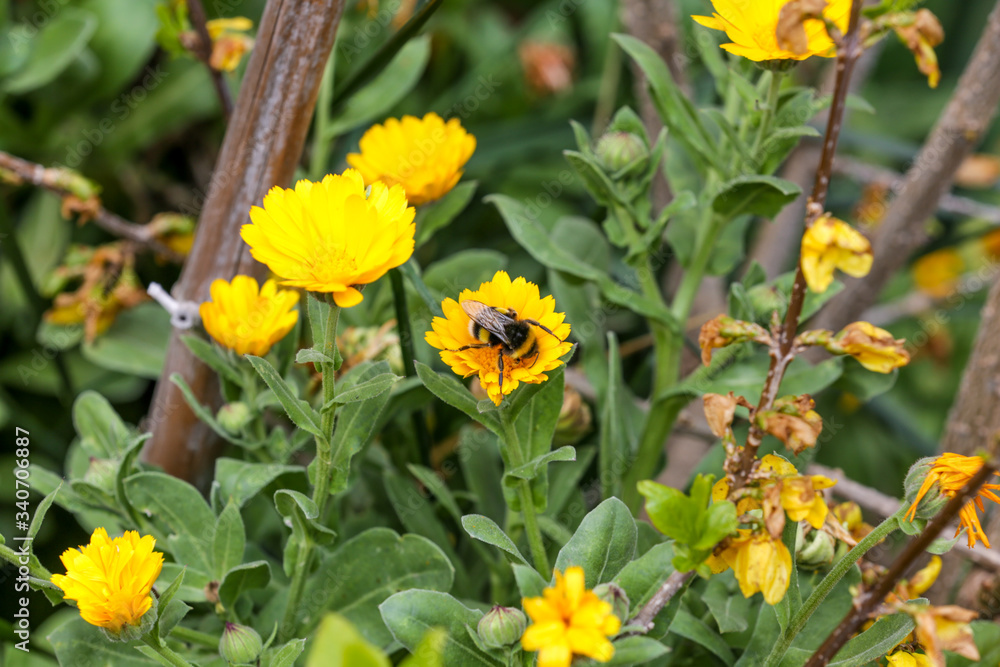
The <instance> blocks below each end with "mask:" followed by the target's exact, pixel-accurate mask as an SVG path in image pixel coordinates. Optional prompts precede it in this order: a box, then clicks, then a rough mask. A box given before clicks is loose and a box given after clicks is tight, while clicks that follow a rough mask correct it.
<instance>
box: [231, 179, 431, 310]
mask: <svg viewBox="0 0 1000 667" xmlns="http://www.w3.org/2000/svg"><path fill="white" fill-rule="evenodd" d="M370 187H371V192H370V193H369V194H368V195H367V196H366V195H365V181H364V179H362V178H361V174H360V173H358V172H357V171H355V170H354V169H348V170H347V171H345V172H344V173H343V174H342V175H333V174H330V175H328V176H326V177H325V178H324V179H323V180H322V181H321V182H319V183H313V182H311V181H307V180H301V181H299V182H298V183H296V184H295V189H294V190H292V189H290V188H281V187H274V188H271V191H270V192H268V193H267V195H266V196H265V197H264V207H263V208H260V207H258V206H254V207H253V208H251V209H250V219H251V220H252V221H253V224H249V225H243V227H242V229H241V230H240V235H241V236H242V237H243V240H244V241H246V243H247V245H249V246H250V254H252V255H253V257H254V259H256V260H257V261H258V262H261V263H263V264H266V265H267V266H268V267H270V269H271V270H272V271H273V272H274V273H275V274H276V275H278V276H281V277H282V278H283V279H284V280H282V281H281V284H283V285H288V286H289V287H301V288H303V289H307V290H309V291H311V292H330V293H332V294H333V299H334V301H336V303H337V305H338V306H341V307H342V308H349V307H351V306H356V305H358V304H359V303H361V300H362V298H363V297H362V296H361V291H360V290H359V289H357V286H363V285H367V284H368V283H371V282H375V281H376V280H378V279H379V278H381V277H382V276H384V275H385V273H386V272H387V271H388V270H389V269H394V268H396V267H397V266H399V265H400V264H403V263H404V262H406V260H408V259H409V258H410V255H412V254H413V234H414V232H415V231H416V227H415V226H414V224H413V216H414V209H413V207H412V206H407V202H406V195H405V194H404V192H403V188H401V187H399V186H395V185H394V186H392V187H389V186H388V185H386V184H385V183H380V182H375V183H372V184H371V186H370Z"/></svg>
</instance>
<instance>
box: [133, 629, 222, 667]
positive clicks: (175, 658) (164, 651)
mask: <svg viewBox="0 0 1000 667" xmlns="http://www.w3.org/2000/svg"><path fill="white" fill-rule="evenodd" d="M142 643H144V644H145V645H146V646H148V647H149V648H151V649H153V650H154V651H156V652H157V653H159V654H160V657H162V658H163V659H165V660H166V661H167V662H168V663H170V664H171V665H176V666H177V667H192V666H191V663H190V662H188V661H187V660H185V659H184V658H182V657H181V656H179V655H177V654H176V653H174V651H173V650H172V649H170V648H169V647H167V646H166V645H164V644H161V643H160V642H158V641H153V639H151V638H150V636H149V635H148V634H147V635H143V637H142ZM216 645H218V644H216Z"/></svg>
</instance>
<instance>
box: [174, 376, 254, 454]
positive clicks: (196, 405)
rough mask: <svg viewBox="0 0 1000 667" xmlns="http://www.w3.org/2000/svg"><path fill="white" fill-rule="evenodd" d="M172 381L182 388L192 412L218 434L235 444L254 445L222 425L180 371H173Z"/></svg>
mask: <svg viewBox="0 0 1000 667" xmlns="http://www.w3.org/2000/svg"><path fill="white" fill-rule="evenodd" d="M170 381H171V382H173V383H174V384H175V385H177V388H178V389H180V390H181V394H182V395H183V396H184V401H185V402H186V403H187V404H188V407H189V408H191V412H193V413H194V414H195V415H196V416H197V417H198V419H199V420H201V421H202V422H204V423H205V424H207V425H208V427H209V428H211V429H212V431H214V432H215V433H216V435H218V436H219V437H221V438H223V439H225V440H228V441H229V442H232V443H233V444H237V445H242V446H244V447H250V446H252V443H250V442H248V441H246V440H244V439H243V438H239V437H237V436H234V435H233V434H232V433H230V432H229V431H227V430H226V429H224V428H223V427H222V424H220V423H219V422H218V420H217V419H216V418H215V415H213V414H212V413H211V411H209V409H208V408H206V407H205V406H204V405H202V404H201V403H200V402H199V401H198V397H196V396H195V395H194V392H193V391H191V387H190V386H189V385H188V383H187V381H186V380H185V379H184V378H183V377H182V376H181V374H180V373H171V374H170Z"/></svg>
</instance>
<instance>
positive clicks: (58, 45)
mask: <svg viewBox="0 0 1000 667" xmlns="http://www.w3.org/2000/svg"><path fill="white" fill-rule="evenodd" d="M46 18H48V17H46ZM96 29H97V17H95V16H94V15H93V14H92V13H90V12H88V11H85V10H82V9H79V8H76V7H66V8H64V9H63V10H62V11H60V12H59V13H57V14H56V15H55V16H54V17H51V20H46V21H44V22H43V23H42V25H41V32H39V33H38V35H37V36H36V37H35V38H34V39H33V40H31V53H30V54H29V55H28V60H27V62H26V63H25V64H24V66H23V67H22V68H21V69H20V70H19V71H18V72H17V73H15V74H14V75H12V76H10V77H9V78H8V79H7V80H6V81H5V82H4V84H3V90H4V91H6V92H7V93H10V94H13V95H20V94H23V93H27V92H29V91H32V90H35V89H37V88H41V87H42V86H44V85H46V84H47V83H50V82H51V81H53V80H54V79H55V78H56V77H57V76H59V74H60V73H62V72H63V71H64V70H65V69H66V68H67V67H69V65H70V64H71V63H72V62H73V60H74V59H76V57H77V56H79V55H80V54H81V53H82V52H83V50H84V49H85V48H87V42H88V41H89V40H90V38H91V36H93V34H94V31H95V30H96Z"/></svg>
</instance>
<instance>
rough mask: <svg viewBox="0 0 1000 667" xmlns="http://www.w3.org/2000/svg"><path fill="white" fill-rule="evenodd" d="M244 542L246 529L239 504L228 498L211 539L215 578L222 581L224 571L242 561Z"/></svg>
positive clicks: (245, 540)
mask: <svg viewBox="0 0 1000 667" xmlns="http://www.w3.org/2000/svg"><path fill="white" fill-rule="evenodd" d="M246 542H247V537H246V530H245V529H244V528H243V517H241V516H240V506H239V504H237V503H236V501H235V500H233V499H232V498H230V500H229V503H228V504H227V505H226V508H225V509H224V510H222V514H220V515H219V520H218V522H216V524H215V537H214V539H213V541H212V556H213V558H212V561H213V563H214V564H215V570H214V572H215V578H216V579H218V580H219V581H222V577H223V576H225V574H226V572H229V570H231V569H232V568H234V567H236V566H237V565H239V564H240V563H242V562H243V550H244V548H246Z"/></svg>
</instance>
